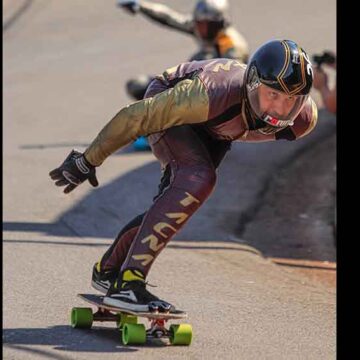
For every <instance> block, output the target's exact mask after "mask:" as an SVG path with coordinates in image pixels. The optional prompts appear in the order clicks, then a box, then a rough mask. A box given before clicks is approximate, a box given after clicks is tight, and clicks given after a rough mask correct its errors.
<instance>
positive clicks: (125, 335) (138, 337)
mask: <svg viewBox="0 0 360 360" xmlns="http://www.w3.org/2000/svg"><path fill="white" fill-rule="evenodd" d="M121 337H122V342H123V344H124V345H130V344H145V342H146V330H145V326H144V325H143V324H124V325H123V329H122V334H121Z"/></svg>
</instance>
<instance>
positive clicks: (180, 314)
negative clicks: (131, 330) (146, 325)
mask: <svg viewBox="0 0 360 360" xmlns="http://www.w3.org/2000/svg"><path fill="white" fill-rule="evenodd" d="M78 297H79V298H80V299H82V300H84V301H86V302H88V303H90V304H92V305H95V306H98V307H101V308H102V309H105V310H108V311H112V312H115V313H123V314H127V315H133V316H138V317H145V318H148V319H164V320H170V319H184V318H186V317H187V313H186V312H185V311H181V310H175V311H173V312H167V313H161V312H142V311H131V310H128V309H123V308H120V307H116V306H111V305H106V304H104V303H103V300H104V296H102V295H94V294H78Z"/></svg>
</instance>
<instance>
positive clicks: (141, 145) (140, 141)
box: [134, 136, 150, 150]
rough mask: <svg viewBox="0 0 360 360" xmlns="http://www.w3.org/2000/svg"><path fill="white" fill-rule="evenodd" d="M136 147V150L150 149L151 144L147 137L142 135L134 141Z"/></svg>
mask: <svg viewBox="0 0 360 360" xmlns="http://www.w3.org/2000/svg"><path fill="white" fill-rule="evenodd" d="M134 148H135V149H136V150H150V145H149V143H148V140H147V138H146V137H144V136H141V137H139V138H137V139H136V140H135V142H134Z"/></svg>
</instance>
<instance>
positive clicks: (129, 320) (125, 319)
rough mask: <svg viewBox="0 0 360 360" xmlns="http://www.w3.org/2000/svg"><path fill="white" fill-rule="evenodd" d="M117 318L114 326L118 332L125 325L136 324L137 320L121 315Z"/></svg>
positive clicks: (130, 316)
mask: <svg viewBox="0 0 360 360" xmlns="http://www.w3.org/2000/svg"><path fill="white" fill-rule="evenodd" d="M117 316H118V319H117V321H116V326H117V328H118V329H120V330H122V328H123V326H124V325H125V324H137V320H138V318H137V316H133V315H127V314H122V313H118V314H117Z"/></svg>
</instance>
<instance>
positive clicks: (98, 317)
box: [71, 294, 192, 345]
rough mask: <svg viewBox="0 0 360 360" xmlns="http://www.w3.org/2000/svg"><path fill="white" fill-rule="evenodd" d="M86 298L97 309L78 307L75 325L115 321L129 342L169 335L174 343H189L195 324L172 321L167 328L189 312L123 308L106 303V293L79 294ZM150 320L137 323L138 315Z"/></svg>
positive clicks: (74, 320)
mask: <svg viewBox="0 0 360 360" xmlns="http://www.w3.org/2000/svg"><path fill="white" fill-rule="evenodd" d="M78 297H79V298H80V299H82V300H83V301H85V302H87V303H89V304H91V305H93V306H96V307H97V311H96V312H93V310H92V309H91V308H80V307H75V308H73V309H72V311H71V325H72V327H73V328H83V329H90V328H91V326H92V324H93V322H94V321H101V322H104V321H113V322H116V324H117V328H118V329H119V330H120V331H121V337H122V342H123V344H125V345H129V344H144V343H145V342H146V340H147V339H151V338H163V337H165V338H169V340H170V343H171V344H173V345H190V343H191V339H192V327H191V325H190V324H172V325H170V327H169V328H166V326H165V323H166V322H167V321H168V320H174V319H183V318H186V317H187V313H186V312H185V311H181V310H175V311H172V312H167V313H161V312H137V311H130V310H128V309H122V308H118V307H115V306H111V305H106V304H104V303H103V299H104V296H101V295H94V294H78ZM141 317H143V318H146V319H148V320H149V321H150V323H151V324H150V327H149V328H148V329H146V328H145V326H144V324H138V318H141Z"/></svg>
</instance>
